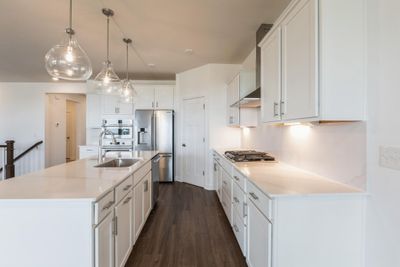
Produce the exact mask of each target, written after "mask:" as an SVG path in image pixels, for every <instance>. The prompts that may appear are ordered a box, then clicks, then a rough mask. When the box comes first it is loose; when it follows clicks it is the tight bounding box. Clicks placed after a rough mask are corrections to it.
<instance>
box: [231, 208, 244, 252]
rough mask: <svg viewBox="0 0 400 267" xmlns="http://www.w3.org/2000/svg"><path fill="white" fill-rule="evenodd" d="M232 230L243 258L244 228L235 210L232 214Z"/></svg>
mask: <svg viewBox="0 0 400 267" xmlns="http://www.w3.org/2000/svg"><path fill="white" fill-rule="evenodd" d="M232 228H233V232H234V233H235V237H236V240H237V242H238V243H239V246H240V249H241V250H242V253H243V256H245V257H246V226H245V225H244V223H243V221H242V219H241V218H240V215H239V214H238V213H237V212H236V211H235V210H233V212H232Z"/></svg>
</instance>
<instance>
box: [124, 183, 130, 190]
mask: <svg viewBox="0 0 400 267" xmlns="http://www.w3.org/2000/svg"><path fill="white" fill-rule="evenodd" d="M131 187H132V185H131V184H128V185H127V186H125V187H124V188H123V190H124V191H128V190H129V188H131Z"/></svg>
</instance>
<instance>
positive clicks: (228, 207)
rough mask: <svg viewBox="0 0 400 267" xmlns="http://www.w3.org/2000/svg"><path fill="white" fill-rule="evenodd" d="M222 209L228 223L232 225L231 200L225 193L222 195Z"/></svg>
mask: <svg viewBox="0 0 400 267" xmlns="http://www.w3.org/2000/svg"><path fill="white" fill-rule="evenodd" d="M221 203H222V207H223V208H224V211H225V214H226V217H228V221H229V223H230V224H231V225H232V202H231V198H230V197H229V196H227V194H225V192H223V193H222V201H221Z"/></svg>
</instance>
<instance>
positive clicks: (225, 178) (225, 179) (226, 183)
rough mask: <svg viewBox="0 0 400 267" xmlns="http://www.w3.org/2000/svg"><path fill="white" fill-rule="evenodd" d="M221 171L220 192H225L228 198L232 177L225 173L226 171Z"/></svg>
mask: <svg viewBox="0 0 400 267" xmlns="http://www.w3.org/2000/svg"><path fill="white" fill-rule="evenodd" d="M221 171H222V185H221V187H222V192H225V194H227V196H228V197H229V198H230V197H231V196H232V179H231V177H230V176H229V175H228V174H227V173H226V171H224V170H221Z"/></svg>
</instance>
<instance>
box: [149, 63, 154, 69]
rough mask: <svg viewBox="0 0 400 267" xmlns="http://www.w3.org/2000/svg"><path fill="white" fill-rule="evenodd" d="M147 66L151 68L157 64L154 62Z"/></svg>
mask: <svg viewBox="0 0 400 267" xmlns="http://www.w3.org/2000/svg"><path fill="white" fill-rule="evenodd" d="M147 66H149V67H150V68H154V67H155V66H156V64H154V63H149V64H147Z"/></svg>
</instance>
